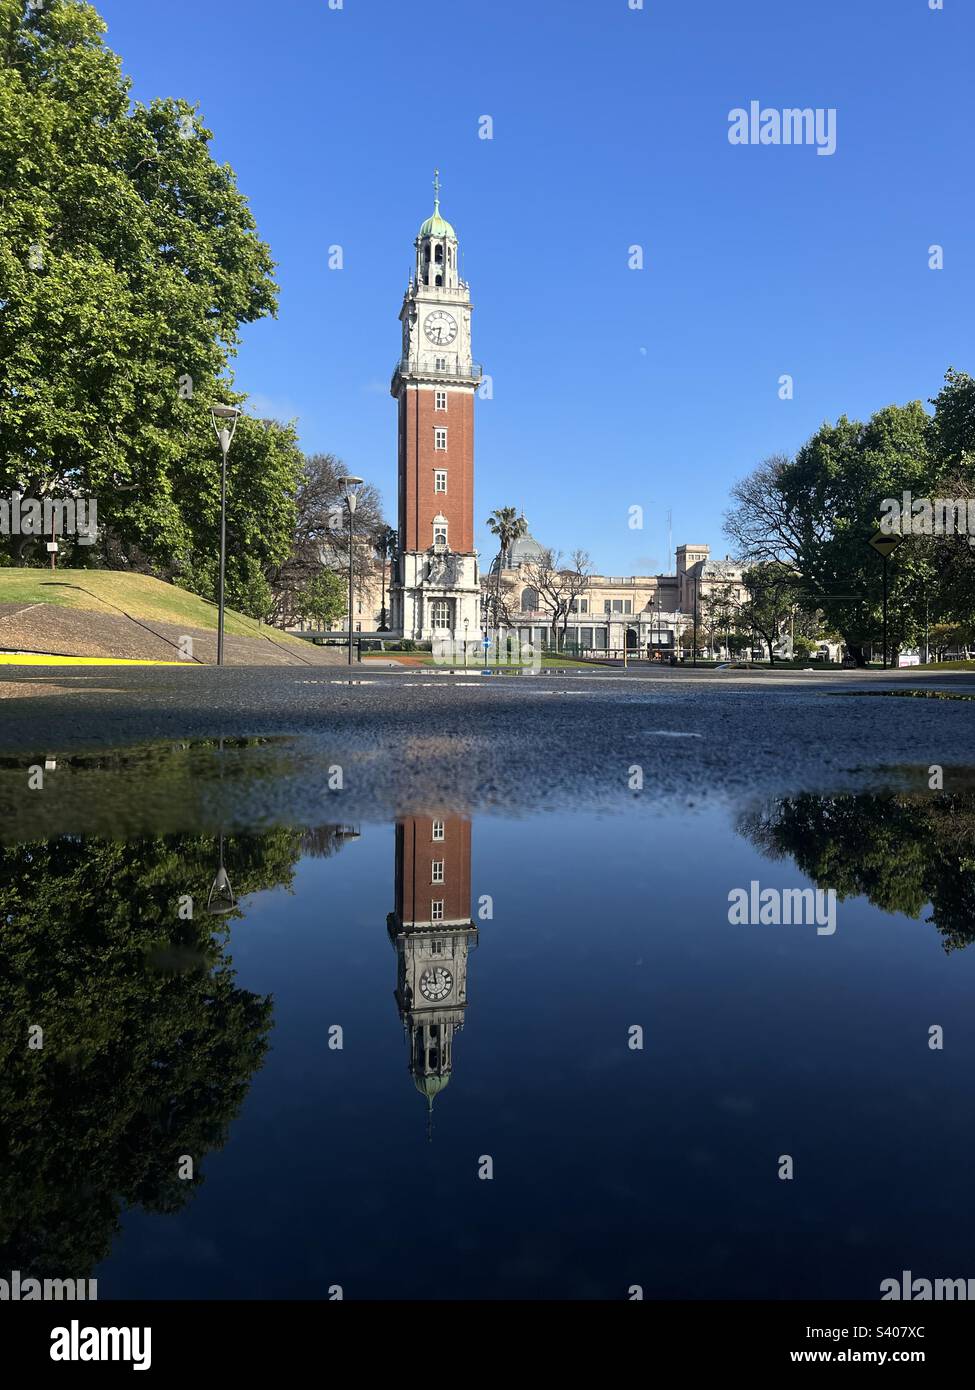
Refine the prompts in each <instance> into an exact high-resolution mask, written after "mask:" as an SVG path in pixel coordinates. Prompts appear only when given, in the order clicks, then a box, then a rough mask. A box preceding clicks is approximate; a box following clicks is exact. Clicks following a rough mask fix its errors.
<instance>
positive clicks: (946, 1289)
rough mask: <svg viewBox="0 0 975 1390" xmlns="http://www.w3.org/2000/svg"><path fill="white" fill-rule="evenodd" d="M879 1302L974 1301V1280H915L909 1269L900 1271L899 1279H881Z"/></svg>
mask: <svg viewBox="0 0 975 1390" xmlns="http://www.w3.org/2000/svg"><path fill="white" fill-rule="evenodd" d="M880 1296H881V1301H882V1302H883V1301H886V1300H887V1299H904V1300H910V1301H914V1302H922V1303H923V1302H928V1301H929V1300H933V1301H937V1302H940V1301H944V1302H952V1301H954V1300H958V1301H959V1302H960V1301H962V1300H964V1301H965V1302H967V1301H968V1300H969V1299H975V1279H915V1278H914V1277H913V1275H912V1274H911V1271H910V1270H909V1269H902V1270H901V1277H900V1279H882V1280H881V1282H880Z"/></svg>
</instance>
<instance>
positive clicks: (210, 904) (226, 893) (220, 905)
mask: <svg viewBox="0 0 975 1390" xmlns="http://www.w3.org/2000/svg"><path fill="white" fill-rule="evenodd" d="M235 906H236V899H235V898H234V890H233V888H232V887H231V886H230V878H229V876H228V874H227V870H226V869H225V868H224V866H223V836H222V835H221V836H220V867H219V868H218V869H217V872H216V874H215V875H214V879H213V882H212V884H211V885H210V896H209V897H208V898H207V912H209V914H210V916H211V917H225V916H226V915H227V913H228V912H233V910H234V908H235Z"/></svg>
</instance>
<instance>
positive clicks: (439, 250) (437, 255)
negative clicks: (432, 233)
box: [433, 246, 443, 265]
mask: <svg viewBox="0 0 975 1390" xmlns="http://www.w3.org/2000/svg"><path fill="white" fill-rule="evenodd" d="M433 259H434V260H435V261H436V262H437V265H443V247H442V246H437V247H436V249H435V250H434V253H433Z"/></svg>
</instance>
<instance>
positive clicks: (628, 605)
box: [623, 598, 633, 613]
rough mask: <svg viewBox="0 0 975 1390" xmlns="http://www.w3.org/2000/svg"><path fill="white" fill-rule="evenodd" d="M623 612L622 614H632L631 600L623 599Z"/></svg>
mask: <svg viewBox="0 0 975 1390" xmlns="http://www.w3.org/2000/svg"><path fill="white" fill-rule="evenodd" d="M623 612H624V613H632V612H633V603H632V600H631V599H628V598H627V599H624V600H623Z"/></svg>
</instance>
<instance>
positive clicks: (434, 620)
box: [430, 598, 450, 632]
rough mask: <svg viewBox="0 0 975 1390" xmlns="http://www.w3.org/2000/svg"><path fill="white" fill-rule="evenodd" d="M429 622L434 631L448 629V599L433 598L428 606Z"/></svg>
mask: <svg viewBox="0 0 975 1390" xmlns="http://www.w3.org/2000/svg"><path fill="white" fill-rule="evenodd" d="M430 624H431V626H432V627H433V629H434V631H436V632H444V631H447V632H449V631H450V599H447V598H438V599H434V601H433V603H432V604H431V606H430Z"/></svg>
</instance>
